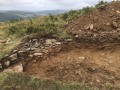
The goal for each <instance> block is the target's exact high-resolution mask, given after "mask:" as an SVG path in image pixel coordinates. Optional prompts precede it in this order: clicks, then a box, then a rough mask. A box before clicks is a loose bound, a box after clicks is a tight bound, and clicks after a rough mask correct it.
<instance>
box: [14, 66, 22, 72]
mask: <svg viewBox="0 0 120 90" xmlns="http://www.w3.org/2000/svg"><path fill="white" fill-rule="evenodd" d="M13 70H14V71H15V72H16V73H21V72H23V65H22V64H19V65H17V66H15V67H14V68H13Z"/></svg>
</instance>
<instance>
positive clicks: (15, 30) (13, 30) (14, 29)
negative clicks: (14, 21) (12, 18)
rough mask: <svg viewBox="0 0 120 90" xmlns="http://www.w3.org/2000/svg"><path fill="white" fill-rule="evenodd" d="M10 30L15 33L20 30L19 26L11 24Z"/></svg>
mask: <svg viewBox="0 0 120 90" xmlns="http://www.w3.org/2000/svg"><path fill="white" fill-rule="evenodd" d="M9 31H10V33H11V34H15V33H16V32H17V31H19V30H18V28H17V27H16V26H11V27H10V28H9Z"/></svg>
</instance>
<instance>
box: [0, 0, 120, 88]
mask: <svg viewBox="0 0 120 90" xmlns="http://www.w3.org/2000/svg"><path fill="white" fill-rule="evenodd" d="M119 70H120V1H113V2H110V3H106V2H103V1H101V2H99V4H97V5H96V6H95V7H86V8H83V9H81V10H72V11H70V12H68V13H64V14H60V15H48V16H41V17H37V18H32V19H30V20H28V19H24V20H18V21H14V22H13V21H10V22H3V23H0V88H1V89H2V90H120V72H119Z"/></svg>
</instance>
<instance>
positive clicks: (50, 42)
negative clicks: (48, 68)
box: [46, 39, 56, 45]
mask: <svg viewBox="0 0 120 90" xmlns="http://www.w3.org/2000/svg"><path fill="white" fill-rule="evenodd" d="M55 42H56V40H55V39H47V40H46V44H47V45H50V44H53V43H55Z"/></svg>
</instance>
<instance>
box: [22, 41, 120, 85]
mask: <svg viewBox="0 0 120 90" xmlns="http://www.w3.org/2000/svg"><path fill="white" fill-rule="evenodd" d="M119 70H120V44H119V43H109V44H83V43H82V44H81V43H77V42H70V43H68V44H63V45H61V46H59V47H57V48H54V49H53V50H52V51H51V52H50V54H49V55H48V56H47V57H46V58H44V59H42V60H41V59H38V60H37V61H36V62H34V60H32V61H30V62H29V63H28V64H26V66H25V69H24V71H25V72H26V73H28V74H30V75H34V76H37V77H39V78H47V79H53V80H57V81H62V82H64V83H72V82H79V83H87V84H89V85H92V86H93V85H94V86H100V87H102V86H105V85H114V86H119V84H120V72H119Z"/></svg>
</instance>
